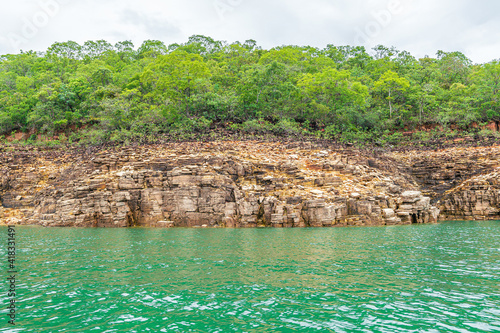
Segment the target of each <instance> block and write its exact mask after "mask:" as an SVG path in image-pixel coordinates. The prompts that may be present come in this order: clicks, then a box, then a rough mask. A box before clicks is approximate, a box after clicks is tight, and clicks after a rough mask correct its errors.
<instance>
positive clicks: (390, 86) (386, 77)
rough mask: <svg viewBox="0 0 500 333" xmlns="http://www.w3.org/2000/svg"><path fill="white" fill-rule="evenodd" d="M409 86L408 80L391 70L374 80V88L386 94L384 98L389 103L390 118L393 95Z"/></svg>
mask: <svg viewBox="0 0 500 333" xmlns="http://www.w3.org/2000/svg"><path fill="white" fill-rule="evenodd" d="M409 87H410V82H408V80H407V79H405V78H404V77H400V76H399V75H398V74H397V73H395V72H393V71H387V72H385V73H384V74H382V76H381V77H380V79H379V80H378V81H376V82H375V84H374V88H375V89H376V90H378V91H380V92H381V93H382V94H384V95H387V97H386V99H387V101H388V103H389V117H390V118H392V105H393V100H394V97H395V95H396V94H397V93H399V92H403V91H405V90H406V89H408V88H409Z"/></svg>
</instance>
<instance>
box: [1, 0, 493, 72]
mask: <svg viewBox="0 0 500 333" xmlns="http://www.w3.org/2000/svg"><path fill="white" fill-rule="evenodd" d="M0 1H2V2H3V5H2V10H1V11H0V54H6V53H18V52H19V50H21V49H22V50H37V51H43V50H45V49H46V48H47V47H48V46H50V45H51V44H52V43H54V42H63V41H68V40H74V41H76V42H78V43H80V44H83V42H85V41H87V40H97V39H105V40H107V41H109V42H112V43H115V42H117V41H121V40H131V41H132V42H134V44H135V45H136V47H138V46H140V44H141V43H142V41H144V40H146V39H158V40H161V41H163V42H165V44H167V45H168V44H171V43H182V42H185V41H186V40H187V38H188V37H189V36H191V35H194V34H201V35H206V36H210V37H212V38H214V39H218V40H225V41H228V42H233V41H241V42H244V41H245V40H246V39H255V40H256V41H257V43H258V45H260V46H262V47H264V48H271V47H273V46H279V45H290V44H293V45H311V46H316V47H324V46H326V45H327V44H334V45H363V46H365V47H367V49H370V48H371V47H373V46H375V45H378V44H382V45H386V46H395V47H396V48H397V49H399V50H407V51H410V52H411V53H412V54H413V55H414V56H416V57H422V56H424V55H430V56H435V54H436V51H437V50H443V51H461V52H463V53H465V54H466V55H467V56H468V57H469V58H471V59H472V60H473V61H474V62H476V63H483V62H488V61H491V60H493V59H498V58H500V14H499V13H500V1H498V0H477V1H467V0H349V1H347V0H346V1H342V0H308V1H299V0H141V1H138V0H16V1H7V0H0Z"/></svg>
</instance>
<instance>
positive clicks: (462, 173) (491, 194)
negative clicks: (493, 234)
mask: <svg viewBox="0 0 500 333" xmlns="http://www.w3.org/2000/svg"><path fill="white" fill-rule="evenodd" d="M390 156H391V158H393V159H394V160H395V161H396V163H398V164H400V165H401V167H400V170H402V172H404V173H407V174H409V175H411V176H412V177H414V179H415V181H416V182H417V183H418V184H419V188H420V189H421V190H422V191H423V192H424V193H425V195H428V196H430V197H431V198H432V200H431V202H432V203H433V204H435V205H436V206H438V207H439V208H440V210H441V215H440V217H439V218H440V219H441V220H500V147H499V146H494V147H472V148H471V147H467V148H466V147H460V148H449V149H442V150H437V151H426V152H419V151H410V152H403V153H391V154H390Z"/></svg>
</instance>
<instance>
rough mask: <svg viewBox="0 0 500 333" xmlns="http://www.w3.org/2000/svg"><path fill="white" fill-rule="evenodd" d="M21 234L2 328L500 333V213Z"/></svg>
mask: <svg viewBox="0 0 500 333" xmlns="http://www.w3.org/2000/svg"><path fill="white" fill-rule="evenodd" d="M17 230H18V234H17V237H18V243H19V248H20V251H18V264H19V273H18V285H17V288H18V290H17V291H18V298H17V304H18V318H17V320H18V325H17V326H16V329H14V330H13V329H12V328H9V327H4V325H3V324H4V323H1V324H0V332H83V331H85V332H94V331H95V332H270V331H278V332H290V331H306V332H310V331H320V332H353V331H359V332H424V331H425V332H441V331H451V332H498V331H500V310H499V309H500V288H499V287H498V285H499V284H500V251H499V249H498V244H499V240H500V223H499V222H481V223H478V222H460V223H443V224H439V225H428V226H399V227H387V228H344V229H282V230H271V229H249V230H229V229H227V230H226V229H218V230H206V229H173V230H172V229H169V230H156V229H120V230H109V229H49V228H32V227H19V228H18V229H17ZM5 234H6V230H4V229H2V228H0V242H4V241H5V239H4V238H5ZM1 237H4V238H1ZM2 251H3V252H2ZM0 255H2V256H3V257H5V250H4V249H0ZM0 301H2V304H6V303H7V302H8V299H7V298H6V297H5V295H0ZM6 313H7V311H6V310H0V315H1V317H3V318H4V317H6V316H5V314H6ZM5 323H6V321H5Z"/></svg>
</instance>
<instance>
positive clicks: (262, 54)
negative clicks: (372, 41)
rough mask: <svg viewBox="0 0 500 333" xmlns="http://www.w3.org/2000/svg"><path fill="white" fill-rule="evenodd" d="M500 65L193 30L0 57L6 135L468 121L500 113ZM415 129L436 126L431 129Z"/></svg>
mask: <svg viewBox="0 0 500 333" xmlns="http://www.w3.org/2000/svg"><path fill="white" fill-rule="evenodd" d="M499 97H500V62H499V61H492V62H490V63H486V64H473V63H472V62H471V60H469V59H468V58H467V57H466V56H465V55H464V54H462V53H460V52H443V51H438V52H437V54H436V56H435V57H428V56H426V57H424V58H421V59H416V58H415V57H413V56H412V55H411V54H410V53H408V52H406V51H399V50H396V49H395V48H392V47H384V46H377V47H376V48H374V49H373V50H368V51H367V50H366V49H365V48H364V47H359V46H334V45H328V46H327V47H326V48H324V49H318V48H314V47H307V46H305V47H299V46H281V47H276V48H273V49H270V50H264V49H262V48H261V47H259V46H258V45H257V43H256V42H255V41H254V40H247V41H245V42H244V43H240V42H234V43H232V44H229V43H226V42H222V41H216V40H213V39H212V38H210V37H205V36H200V35H196V36H192V37H190V38H189V40H188V41H187V42H186V43H184V44H172V45H168V46H166V45H165V44H164V43H162V42H161V41H155V40H148V41H145V42H144V43H142V45H140V47H138V48H135V47H134V45H133V44H132V43H131V42H129V41H124V42H119V43H116V44H115V45H112V44H110V43H108V42H106V41H103V40H99V41H88V42H85V43H84V44H83V45H79V44H77V43H76V42H71V41H70V42H64V43H55V44H53V45H52V46H51V47H49V48H48V49H47V50H46V51H45V52H42V53H40V52H33V51H29V52H21V53H20V54H13V55H3V56H0V134H3V135H9V134H11V133H12V132H13V131H17V132H19V131H22V132H25V133H30V135H31V136H30V140H32V141H33V140H36V137H37V135H38V134H45V135H47V136H52V135H54V134H56V133H64V136H65V137H66V138H68V139H69V140H71V141H83V142H89V143H99V142H104V141H119V142H123V141H127V140H154V138H156V137H158V136H159V135H170V136H172V135H174V136H179V137H189V136H191V135H194V134H195V133H209V131H210V130H211V129H213V128H225V129H228V130H231V131H240V132H243V133H273V134H277V135H295V134H297V135H301V134H304V133H305V134H311V135H316V136H319V137H324V138H330V139H338V140H346V141H355V140H358V139H359V140H376V139H377V138H381V137H382V135H385V136H387V135H392V133H394V132H395V131H399V132H396V133H397V134H400V133H401V131H403V130H406V131H411V130H415V129H419V128H422V127H423V126H425V125H426V124H427V125H429V124H432V125H436V124H438V125H441V127H440V128H441V130H440V131H441V132H443V130H442V129H443V128H444V129H448V130H449V131H452V130H453V129H461V130H467V129H470V128H471V124H481V123H482V122H483V123H484V122H487V121H492V120H493V121H497V120H500V101H499ZM422 133H424V134H419V132H417V133H416V134H415V135H428V134H427V132H422Z"/></svg>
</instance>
